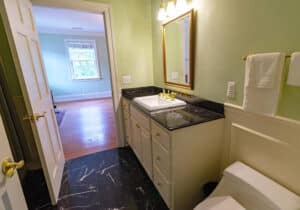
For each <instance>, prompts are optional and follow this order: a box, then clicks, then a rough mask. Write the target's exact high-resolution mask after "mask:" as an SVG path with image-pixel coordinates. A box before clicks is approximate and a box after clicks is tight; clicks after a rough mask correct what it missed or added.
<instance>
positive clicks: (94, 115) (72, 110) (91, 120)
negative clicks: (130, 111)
mask: <svg viewBox="0 0 300 210" xmlns="http://www.w3.org/2000/svg"><path fill="white" fill-rule="evenodd" d="M57 108H58V109H64V110H65V111H66V113H65V116H64V119H63V120H62V123H61V125H60V127H59V130H60V134H61V139H62V145H63V149H64V153H65V158H66V160H70V159H74V158H77V157H81V156H83V155H87V154H91V153H95V152H100V151H104V150H108V149H112V148H116V147H117V138H116V135H117V134H116V124H115V118H114V111H113V102H112V99H101V100H90V101H79V102H69V103H62V104H58V105H57Z"/></svg>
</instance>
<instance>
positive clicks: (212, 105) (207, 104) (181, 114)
mask: <svg viewBox="0 0 300 210" xmlns="http://www.w3.org/2000/svg"><path fill="white" fill-rule="evenodd" d="M161 92H162V88H159V87H155V86H147V87H140V88H130V89H122V95H123V97H124V98H126V99H128V100H129V101H130V102H131V104H133V105H134V106H135V107H136V108H138V109H139V110H140V111H142V112H143V113H145V114H146V115H148V116H149V117H150V118H151V119H153V120H154V121H156V122H157V123H159V124H160V125H161V126H163V127H164V128H166V129H168V130H169V131H173V130H176V129H180V128H185V127H189V126H192V125H197V124H200V123H205V122H209V121H213V120H217V119H221V118H224V105H223V104H220V103H216V102H213V101H209V100H205V99H201V98H199V97H196V96H192V95H186V94H182V93H178V94H177V95H176V97H177V98H178V99H181V100H184V101H185V102H187V105H186V106H184V107H178V108H173V109H164V110H159V111H153V112H149V111H147V110H146V109H144V108H143V107H141V106H140V105H138V104H136V103H135V102H134V101H133V98H135V97H142V96H149V95H156V94H159V93H161Z"/></svg>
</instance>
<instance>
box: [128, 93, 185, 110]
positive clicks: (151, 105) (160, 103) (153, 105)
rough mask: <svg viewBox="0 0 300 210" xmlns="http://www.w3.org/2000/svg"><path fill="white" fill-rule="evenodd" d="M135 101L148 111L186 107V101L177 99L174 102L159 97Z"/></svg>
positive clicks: (146, 97)
mask: <svg viewBox="0 0 300 210" xmlns="http://www.w3.org/2000/svg"><path fill="white" fill-rule="evenodd" d="M133 101H135V102H136V103H137V104H139V105H140V106H142V107H144V108H145V109H147V110H148V111H155V110H159V109H167V108H174V107H178V106H184V105H186V102H185V101H182V100H179V99H176V98H175V99H174V100H173V101H172V100H169V99H164V98H161V97H160V96H159V95H153V96H144V97H136V98H134V99H133Z"/></svg>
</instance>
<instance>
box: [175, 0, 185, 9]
mask: <svg viewBox="0 0 300 210" xmlns="http://www.w3.org/2000/svg"><path fill="white" fill-rule="evenodd" d="M186 8H187V3H186V0H177V1H176V10H177V11H184V10H186Z"/></svg>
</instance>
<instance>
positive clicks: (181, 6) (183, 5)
mask: <svg viewBox="0 0 300 210" xmlns="http://www.w3.org/2000/svg"><path fill="white" fill-rule="evenodd" d="M194 1H195V0H168V1H167V4H166V5H167V6H166V7H165V3H164V0H161V3H160V7H159V11H158V15H157V20H158V21H161V22H164V21H166V20H168V19H172V18H174V17H176V16H178V15H180V14H183V13H185V12H186V11H188V10H190V9H192V8H193V7H194V3H193V2H194Z"/></svg>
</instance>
